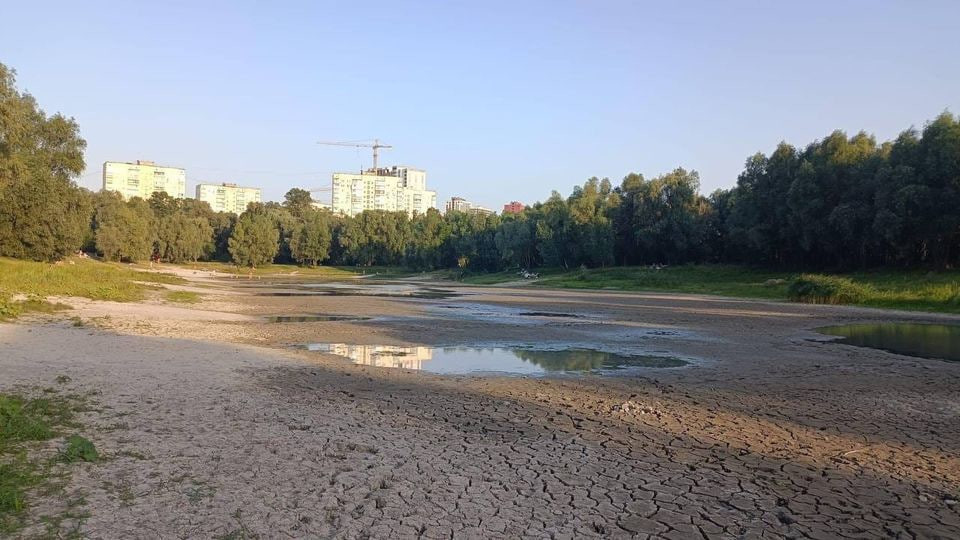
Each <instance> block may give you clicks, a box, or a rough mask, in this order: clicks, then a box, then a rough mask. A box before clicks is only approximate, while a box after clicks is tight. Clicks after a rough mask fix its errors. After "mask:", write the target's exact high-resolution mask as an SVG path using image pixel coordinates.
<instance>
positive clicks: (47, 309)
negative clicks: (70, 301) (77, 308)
mask: <svg viewBox="0 0 960 540" xmlns="http://www.w3.org/2000/svg"><path fill="white" fill-rule="evenodd" d="M68 309H70V306H68V305H67V304H63V303H60V302H48V301H46V300H45V299H43V298H39V297H36V296H31V297H28V298H27V299H26V300H14V299H13V298H12V297H11V295H9V294H8V293H5V292H2V291H0V321H8V320H12V319H16V318H17V317H19V316H20V315H23V314H25V313H55V312H57V311H65V310H68Z"/></svg>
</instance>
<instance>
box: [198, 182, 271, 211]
mask: <svg viewBox="0 0 960 540" xmlns="http://www.w3.org/2000/svg"><path fill="white" fill-rule="evenodd" d="M197 200H198V201H204V202H207V203H209V204H210V208H213V211H214V212H231V213H234V214H242V213H243V211H244V210H246V209H247V205H248V204H250V203H252V202H260V188H253V187H241V186H238V185H236V184H228V183H222V184H197Z"/></svg>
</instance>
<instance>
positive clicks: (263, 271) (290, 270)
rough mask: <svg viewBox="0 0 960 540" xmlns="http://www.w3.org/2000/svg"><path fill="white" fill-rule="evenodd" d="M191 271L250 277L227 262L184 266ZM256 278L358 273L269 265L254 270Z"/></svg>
mask: <svg viewBox="0 0 960 540" xmlns="http://www.w3.org/2000/svg"><path fill="white" fill-rule="evenodd" d="M182 266H183V267H184V268H189V269H191V270H205V271H207V272H221V273H225V274H238V275H241V276H246V275H249V274H250V273H251V272H250V269H249V268H246V267H238V266H236V265H233V264H230V263H225V262H195V263H189V264H184V265H182ZM252 273H253V275H255V276H276V275H280V276H283V275H295V276H316V277H334V278H335V277H354V274H355V273H356V272H353V271H351V270H350V269H345V268H341V267H336V266H297V265H294V264H267V265H263V266H258V267H256V268H254V269H253V272H252Z"/></svg>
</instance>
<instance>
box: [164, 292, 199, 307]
mask: <svg viewBox="0 0 960 540" xmlns="http://www.w3.org/2000/svg"><path fill="white" fill-rule="evenodd" d="M164 297H165V298H166V299H167V301H168V302H177V303H180V304H196V303H197V302H199V301H200V294H198V293H195V292H191V291H170V292H168V293H167V294H166V295H164Z"/></svg>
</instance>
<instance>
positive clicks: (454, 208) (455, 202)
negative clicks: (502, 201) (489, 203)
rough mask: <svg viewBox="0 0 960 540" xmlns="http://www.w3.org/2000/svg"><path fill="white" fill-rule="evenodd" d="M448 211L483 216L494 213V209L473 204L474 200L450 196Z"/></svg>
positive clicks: (447, 205)
mask: <svg viewBox="0 0 960 540" xmlns="http://www.w3.org/2000/svg"><path fill="white" fill-rule="evenodd" d="M445 211H446V212H464V213H467V214H480V215H482V216H487V215H490V214H492V213H493V210H490V209H489V208H484V207H482V206H480V205H477V204H473V203H472V202H470V201H468V200H466V199H464V198H463V197H450V200H449V201H447V204H446V209H445Z"/></svg>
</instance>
